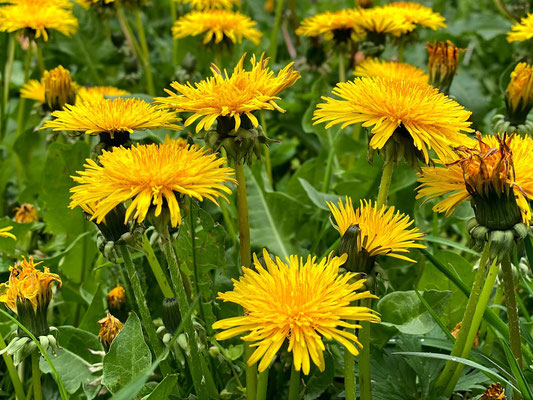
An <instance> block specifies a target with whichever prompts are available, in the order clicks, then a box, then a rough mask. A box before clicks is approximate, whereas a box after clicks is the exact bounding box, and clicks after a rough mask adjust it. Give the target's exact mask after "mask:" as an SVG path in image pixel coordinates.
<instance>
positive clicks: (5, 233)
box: [0, 226, 17, 240]
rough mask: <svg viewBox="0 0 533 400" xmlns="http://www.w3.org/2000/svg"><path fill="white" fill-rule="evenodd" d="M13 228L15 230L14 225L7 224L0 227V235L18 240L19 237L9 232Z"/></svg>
mask: <svg viewBox="0 0 533 400" xmlns="http://www.w3.org/2000/svg"><path fill="white" fill-rule="evenodd" d="M11 230H13V227H12V226H5V227H3V228H0V237H3V238H10V239H14V240H17V237H16V236H15V235H13V234H12V233H10V232H9V231H11Z"/></svg>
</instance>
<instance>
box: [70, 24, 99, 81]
mask: <svg viewBox="0 0 533 400" xmlns="http://www.w3.org/2000/svg"><path fill="white" fill-rule="evenodd" d="M74 38H75V40H76V43H77V45H78V49H79V50H80V51H81V52H82V53H83V58H84V59H85V64H86V65H87V67H89V72H90V73H91V76H92V79H93V81H94V83H95V84H97V85H101V84H102V79H101V78H100V75H98V71H97V70H96V67H95V65H94V61H93V57H92V56H91V55H90V54H89V52H88V51H87V47H85V42H84V41H83V39H82V38H81V36H80V34H79V33H77V34H75V35H74Z"/></svg>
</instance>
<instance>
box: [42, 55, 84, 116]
mask: <svg viewBox="0 0 533 400" xmlns="http://www.w3.org/2000/svg"><path fill="white" fill-rule="evenodd" d="M42 82H43V86H44V99H45V101H46V104H48V107H49V108H50V110H53V111H55V110H62V109H63V108H64V107H65V105H66V104H74V102H75V101H76V91H75V88H76V84H75V83H74V82H73V81H72V78H71V77H70V72H69V71H68V70H66V69H65V68H63V67H62V66H61V65H60V66H59V67H57V68H54V69H51V70H50V71H44V74H43V79H42Z"/></svg>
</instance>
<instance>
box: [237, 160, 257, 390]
mask: <svg viewBox="0 0 533 400" xmlns="http://www.w3.org/2000/svg"><path fill="white" fill-rule="evenodd" d="M235 176H236V178H237V209H238V215H239V243H240V254H241V266H243V267H247V268H248V267H249V266H250V264H251V263H252V254H251V248H250V223H249V221H248V198H247V196H246V179H245V177H244V165H243V163H242V162H240V161H235ZM252 353H253V350H252V349H251V348H250V346H249V345H248V344H247V343H245V344H244V358H245V361H247V360H248V358H250V356H251V355H252ZM256 393H257V367H256V365H255V364H254V365H246V397H247V398H248V400H255V395H256Z"/></svg>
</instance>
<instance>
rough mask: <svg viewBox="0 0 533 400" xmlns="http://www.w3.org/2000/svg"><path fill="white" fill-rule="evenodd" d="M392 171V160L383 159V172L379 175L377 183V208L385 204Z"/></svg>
mask: <svg viewBox="0 0 533 400" xmlns="http://www.w3.org/2000/svg"><path fill="white" fill-rule="evenodd" d="M393 172H394V162H393V161H385V164H383V174H382V175H381V182H380V184H379V191H378V198H377V200H376V206H377V208H380V207H381V206H383V205H385V204H387V197H388V196H389V188H390V183H391V180H392V173H393Z"/></svg>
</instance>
